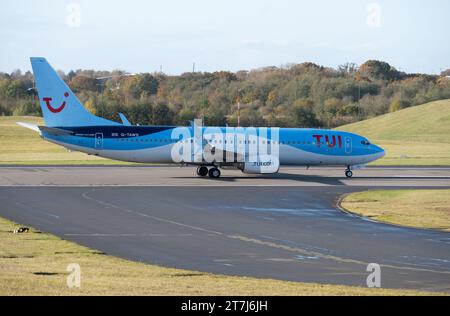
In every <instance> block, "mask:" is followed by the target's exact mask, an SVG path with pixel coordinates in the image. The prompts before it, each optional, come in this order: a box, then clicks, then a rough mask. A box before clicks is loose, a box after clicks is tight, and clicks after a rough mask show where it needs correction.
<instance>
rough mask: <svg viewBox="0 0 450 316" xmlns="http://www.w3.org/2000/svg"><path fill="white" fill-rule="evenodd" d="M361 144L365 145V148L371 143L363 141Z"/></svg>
mask: <svg viewBox="0 0 450 316" xmlns="http://www.w3.org/2000/svg"><path fill="white" fill-rule="evenodd" d="M361 144H363V145H365V146H369V145H370V142H369V141H368V140H362V141H361Z"/></svg>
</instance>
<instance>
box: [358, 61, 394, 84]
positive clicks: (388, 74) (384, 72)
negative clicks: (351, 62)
mask: <svg viewBox="0 0 450 316" xmlns="http://www.w3.org/2000/svg"><path fill="white" fill-rule="evenodd" d="M358 72H359V73H360V74H362V75H367V76H368V77H370V78H373V79H377V80H398V79H401V78H402V75H401V73H400V72H398V71H397V70H396V69H395V68H394V67H392V66H391V65H389V64H388V63H386V62H383V61H378V60H368V61H366V62H365V63H364V64H362V65H361V67H360V68H359V71H358Z"/></svg>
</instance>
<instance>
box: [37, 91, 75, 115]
mask: <svg viewBox="0 0 450 316" xmlns="http://www.w3.org/2000/svg"><path fill="white" fill-rule="evenodd" d="M64 96H65V97H66V98H68V97H69V93H68V92H64ZM42 100H44V102H45V104H46V105H47V108H48V109H49V110H50V112H52V113H59V112H61V111H62V110H63V109H64V107H65V106H66V101H64V102H63V103H62V104H61V106H60V107H58V108H54V107H52V106H51V104H50V101H52V100H53V99H52V98H48V97H46V98H43V99H42Z"/></svg>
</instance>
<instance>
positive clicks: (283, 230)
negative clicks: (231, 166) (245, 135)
mask: <svg viewBox="0 0 450 316" xmlns="http://www.w3.org/2000/svg"><path fill="white" fill-rule="evenodd" d="M354 174H355V176H354V178H352V179H346V178H345V177H344V170H343V168H323V169H319V168H312V169H309V170H306V169H305V168H294V167H292V168H282V169H281V171H280V174H277V175H265V176H258V175H257V176H254V175H244V174H242V173H241V172H239V171H233V170H223V171H222V178H220V179H218V180H213V179H209V178H199V177H197V176H196V175H195V169H194V168H179V167H170V166H166V167H162V166H150V167H134V166H133V167H116V166H114V167H94V166H92V167H69V166H64V167H35V166H28V167H21V166H8V167H6V166H3V167H0V216H2V217H5V218H8V219H11V220H13V221H16V222H18V223H21V224H23V225H29V226H32V227H35V228H37V229H40V230H42V231H46V232H50V233H53V234H55V235H57V236H60V237H62V238H64V239H67V240H71V241H75V242H77V243H79V244H82V245H86V246H89V247H92V248H95V249H98V250H100V251H103V252H104V253H106V254H109V255H114V256H119V257H122V258H127V259H131V260H135V261H142V262H147V263H152V264H158V265H162V266H168V267H175V268H186V269H192V270H196V271H204V272H214V273H220V274H229V275H244V276H255V277H264V278H273V279H282V280H291V281H303V282H318V283H327V284H347V285H357V286H366V279H367V277H368V275H369V274H370V272H368V271H367V265H368V264H369V263H377V264H379V265H380V266H381V286H382V287H386V288H408V289H420V290H431V291H446V292H450V233H446V232H438V231H431V230H420V229H411V228H402V227H397V226H393V225H387V224H381V223H376V222H373V221H370V220H368V219H364V218H360V217H358V216H354V215H350V214H347V213H344V212H342V211H341V210H339V209H338V207H337V205H336V204H337V202H338V200H339V198H340V197H341V196H342V195H343V194H346V193H349V192H354V191H362V190H367V189H371V188H436V189H437V188H444V187H445V188H450V168H367V169H363V170H355V171H354Z"/></svg>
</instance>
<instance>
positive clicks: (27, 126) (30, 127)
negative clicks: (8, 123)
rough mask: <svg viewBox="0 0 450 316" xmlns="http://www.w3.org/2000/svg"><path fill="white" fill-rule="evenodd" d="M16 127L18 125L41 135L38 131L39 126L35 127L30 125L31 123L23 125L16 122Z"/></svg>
mask: <svg viewBox="0 0 450 316" xmlns="http://www.w3.org/2000/svg"><path fill="white" fill-rule="evenodd" d="M16 124H17V125H20V126H22V127H26V128H29V129H31V130H33V131H35V132H38V133H39V134H40V133H41V131H40V130H39V126H37V125H35V124H31V123H24V122H16Z"/></svg>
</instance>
